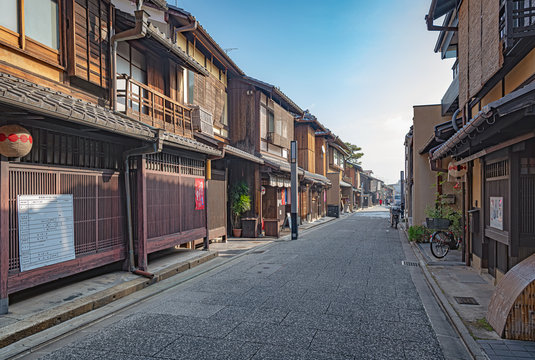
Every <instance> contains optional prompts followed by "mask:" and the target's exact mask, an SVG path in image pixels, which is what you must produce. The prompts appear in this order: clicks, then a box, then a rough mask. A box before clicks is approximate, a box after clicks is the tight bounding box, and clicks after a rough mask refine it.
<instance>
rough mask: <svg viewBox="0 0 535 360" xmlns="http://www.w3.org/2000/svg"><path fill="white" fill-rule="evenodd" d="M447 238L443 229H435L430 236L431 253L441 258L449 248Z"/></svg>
mask: <svg viewBox="0 0 535 360" xmlns="http://www.w3.org/2000/svg"><path fill="white" fill-rule="evenodd" d="M448 244H449V238H448V235H447V234H446V233H445V232H444V231H437V232H435V233H434V234H433V235H432V236H431V244H430V245H431V254H433V256H434V257H436V258H438V259H442V258H443V257H444V256H446V254H447V253H448V251H449V250H450V246H449V245H448Z"/></svg>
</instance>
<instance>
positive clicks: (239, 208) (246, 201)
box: [230, 182, 251, 237]
mask: <svg viewBox="0 0 535 360" xmlns="http://www.w3.org/2000/svg"><path fill="white" fill-rule="evenodd" d="M250 209H251V197H250V196H249V186H247V184H246V183H245V182H239V183H237V184H235V185H234V186H233V187H232V188H231V190H230V211H231V212H232V235H233V236H234V237H240V236H241V232H242V229H241V226H240V225H241V224H240V217H241V216H242V215H243V214H244V213H245V212H246V211H249V210H250Z"/></svg>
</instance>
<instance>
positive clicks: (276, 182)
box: [262, 174, 292, 188]
mask: <svg viewBox="0 0 535 360" xmlns="http://www.w3.org/2000/svg"><path fill="white" fill-rule="evenodd" d="M262 185H265V186H271V187H282V188H289V187H291V186H292V183H291V181H290V179H286V178H284V177H282V176H276V175H271V174H270V175H269V178H268V179H263V180H262Z"/></svg>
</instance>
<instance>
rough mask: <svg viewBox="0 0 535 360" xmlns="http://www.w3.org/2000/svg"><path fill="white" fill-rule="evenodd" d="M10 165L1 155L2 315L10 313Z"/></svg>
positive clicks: (0, 299) (0, 250)
mask: <svg viewBox="0 0 535 360" xmlns="http://www.w3.org/2000/svg"><path fill="white" fill-rule="evenodd" d="M8 272H9V163H8V161H7V158H5V157H4V156H1V155H0V314H7V311H8V304H9V302H8V289H7V278H8Z"/></svg>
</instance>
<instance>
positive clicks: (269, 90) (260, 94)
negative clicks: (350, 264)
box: [229, 76, 303, 236]
mask: <svg viewBox="0 0 535 360" xmlns="http://www.w3.org/2000/svg"><path fill="white" fill-rule="evenodd" d="M229 92H230V99H231V100H230V104H229V110H230V116H229V122H230V127H231V128H232V134H231V139H230V143H231V145H232V146H234V147H236V148H238V149H240V150H243V151H244V152H247V153H249V154H252V155H254V156H257V157H260V158H261V159H262V161H263V162H264V164H263V165H262V164H259V163H253V162H251V163H250V164H248V165H244V164H241V163H240V164H230V168H229V172H230V174H231V176H235V179H236V181H246V182H247V184H249V188H250V189H251V190H250V192H251V194H250V195H251V196H252V206H251V210H250V211H248V212H247V213H246V214H245V216H244V218H245V219H247V220H246V221H247V222H249V223H250V224H249V225H244V226H247V227H248V228H253V229H256V234H251V235H254V236H257V235H259V234H260V233H261V232H262V231H264V233H265V235H266V236H278V235H279V231H280V228H281V226H282V224H283V223H284V221H285V219H286V217H287V214H288V213H289V212H290V199H291V196H290V163H289V150H290V142H291V141H292V140H293V138H294V117H296V116H302V115H303V110H302V109H301V108H300V107H299V106H297V105H296V104H295V103H294V102H293V101H292V100H291V99H290V98H289V97H288V96H286V95H285V94H284V93H283V92H282V91H281V90H280V89H278V88H277V87H275V86H273V85H271V84H268V83H265V82H263V81H260V80H257V79H254V78H251V77H248V76H243V77H238V78H234V79H230V81H229ZM232 174H234V175H232ZM301 174H302V171H301Z"/></svg>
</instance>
